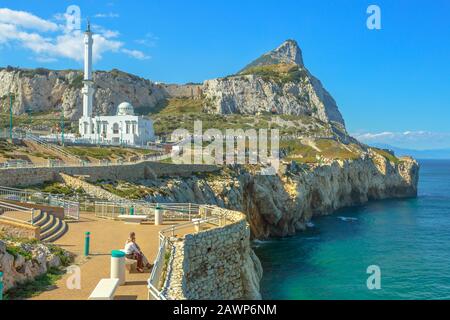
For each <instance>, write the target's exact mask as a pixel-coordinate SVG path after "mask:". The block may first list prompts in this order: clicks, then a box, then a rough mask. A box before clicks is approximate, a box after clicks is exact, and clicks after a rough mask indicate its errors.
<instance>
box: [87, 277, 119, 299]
mask: <svg viewBox="0 0 450 320" xmlns="http://www.w3.org/2000/svg"><path fill="white" fill-rule="evenodd" d="M118 286H119V279H102V280H100V282H99V283H98V284H97V286H96V287H95V289H94V291H92V293H91V295H90V296H89V300H113V299H114V293H115V292H116V290H117V287H118Z"/></svg>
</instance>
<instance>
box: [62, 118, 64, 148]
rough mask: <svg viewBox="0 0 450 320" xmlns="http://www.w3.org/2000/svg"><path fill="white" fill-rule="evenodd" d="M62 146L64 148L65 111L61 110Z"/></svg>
mask: <svg viewBox="0 0 450 320" xmlns="http://www.w3.org/2000/svg"><path fill="white" fill-rule="evenodd" d="M61 144H62V145H63V146H64V110H61Z"/></svg>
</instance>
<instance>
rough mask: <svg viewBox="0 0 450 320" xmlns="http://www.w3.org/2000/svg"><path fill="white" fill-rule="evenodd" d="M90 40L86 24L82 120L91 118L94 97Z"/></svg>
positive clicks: (88, 26)
mask: <svg viewBox="0 0 450 320" xmlns="http://www.w3.org/2000/svg"><path fill="white" fill-rule="evenodd" d="M93 43H94V40H93V39H92V32H91V24H90V23H89V20H88V23H87V29H86V32H85V33H84V79H83V83H84V87H83V90H82V91H81V92H82V93H83V118H91V117H92V99H93V96H94V82H93V80H92V44H93Z"/></svg>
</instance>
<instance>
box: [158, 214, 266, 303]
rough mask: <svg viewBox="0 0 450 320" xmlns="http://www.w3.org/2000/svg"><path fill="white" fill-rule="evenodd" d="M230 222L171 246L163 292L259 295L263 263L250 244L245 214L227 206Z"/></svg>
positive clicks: (199, 296)
mask: <svg viewBox="0 0 450 320" xmlns="http://www.w3.org/2000/svg"><path fill="white" fill-rule="evenodd" d="M227 213H228V216H229V218H230V219H231V220H233V221H234V222H232V223H231V224H228V225H226V226H224V227H218V228H214V229H210V230H207V231H203V232H200V233H196V234H189V235H186V236H185V238H184V240H182V241H179V242H175V243H174V245H173V246H172V247H171V257H170V259H169V262H168V267H167V272H166V274H167V276H166V279H165V284H164V288H163V292H162V293H163V295H165V296H166V297H167V298H168V299H177V300H180V299H189V300H211V299H213V300H215V299H225V300H237V299H252V300H255V299H261V294H260V293H259V281H260V279H261V277H262V267H261V263H260V262H259V259H258V258H257V257H256V255H255V253H254V252H253V250H252V249H251V247H250V228H249V225H248V223H247V222H246V220H245V215H243V214H242V213H240V212H235V211H229V210H227Z"/></svg>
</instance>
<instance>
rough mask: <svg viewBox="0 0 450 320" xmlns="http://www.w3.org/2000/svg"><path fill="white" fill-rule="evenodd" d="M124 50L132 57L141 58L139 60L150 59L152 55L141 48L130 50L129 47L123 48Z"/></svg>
mask: <svg viewBox="0 0 450 320" xmlns="http://www.w3.org/2000/svg"><path fill="white" fill-rule="evenodd" d="M122 52H123V53H125V54H127V55H129V56H130V57H133V58H136V59H139V60H147V59H150V56H147V55H146V54H145V53H143V52H142V51H139V50H129V49H122Z"/></svg>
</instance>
